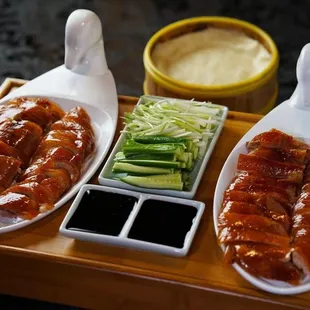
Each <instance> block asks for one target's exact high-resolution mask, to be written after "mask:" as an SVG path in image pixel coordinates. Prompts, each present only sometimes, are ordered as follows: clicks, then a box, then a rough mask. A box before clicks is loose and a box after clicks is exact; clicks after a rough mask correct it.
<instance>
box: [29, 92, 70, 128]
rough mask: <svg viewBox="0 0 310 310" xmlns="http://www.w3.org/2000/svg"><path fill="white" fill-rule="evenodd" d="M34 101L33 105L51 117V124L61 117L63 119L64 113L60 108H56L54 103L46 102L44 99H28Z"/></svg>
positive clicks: (56, 105)
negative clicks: (45, 111) (42, 109)
mask: <svg viewBox="0 0 310 310" xmlns="http://www.w3.org/2000/svg"><path fill="white" fill-rule="evenodd" d="M29 99H30V100H35V103H36V104H37V105H38V106H40V107H42V108H44V109H45V110H47V112H48V113H49V114H50V115H51V117H52V123H54V122H56V121H58V120H59V119H61V118H62V117H64V115H65V112H64V111H63V109H62V108H60V107H59V106H58V104H56V103H55V102H52V101H51V100H48V99H46V98H28V100H29Z"/></svg>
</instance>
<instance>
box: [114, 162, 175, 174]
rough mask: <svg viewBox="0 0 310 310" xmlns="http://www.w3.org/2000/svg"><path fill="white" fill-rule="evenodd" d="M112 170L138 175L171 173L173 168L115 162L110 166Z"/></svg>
mask: <svg viewBox="0 0 310 310" xmlns="http://www.w3.org/2000/svg"><path fill="white" fill-rule="evenodd" d="M112 170H113V172H117V173H124V172H125V173H130V174H138V175H150V174H171V173H173V172H174V170H173V169H167V168H158V167H143V166H137V165H132V164H128V163H122V162H116V163H115V164H114V166H113V168H112Z"/></svg>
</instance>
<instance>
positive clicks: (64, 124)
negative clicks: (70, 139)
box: [51, 118, 94, 140]
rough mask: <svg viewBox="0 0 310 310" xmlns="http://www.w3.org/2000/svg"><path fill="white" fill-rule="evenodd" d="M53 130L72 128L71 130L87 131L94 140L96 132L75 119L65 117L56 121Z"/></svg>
mask: <svg viewBox="0 0 310 310" xmlns="http://www.w3.org/2000/svg"><path fill="white" fill-rule="evenodd" d="M51 130H70V131H82V132H85V133H87V134H88V135H89V137H90V138H91V139H93V140H94V132H93V131H92V130H90V129H89V127H88V126H87V128H84V127H83V126H82V125H80V124H79V123H77V122H75V121H74V120H71V121H70V120H66V119H65V118H63V119H61V120H59V121H57V122H55V123H54V124H53V125H52V126H51Z"/></svg>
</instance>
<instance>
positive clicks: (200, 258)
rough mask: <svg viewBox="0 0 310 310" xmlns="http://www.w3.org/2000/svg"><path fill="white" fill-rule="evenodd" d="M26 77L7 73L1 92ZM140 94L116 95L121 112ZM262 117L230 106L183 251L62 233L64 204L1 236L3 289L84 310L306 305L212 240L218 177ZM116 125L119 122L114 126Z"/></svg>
mask: <svg viewBox="0 0 310 310" xmlns="http://www.w3.org/2000/svg"><path fill="white" fill-rule="evenodd" d="M24 82H25V81H22V80H16V79H7V80H6V81H5V82H4V84H3V85H2V86H1V87H0V97H2V96H4V95H5V94H7V93H8V92H10V91H11V90H12V89H13V88H14V87H19V86H20V85H22V84H23V83H24ZM137 100H138V98H133V97H125V96H119V107H120V116H121V115H123V114H124V112H125V111H131V110H132V108H133V107H134V105H135V104H136V103H137ZM260 118H261V116H259V115H253V114H246V113H239V112H230V113H229V115H228V118H227V121H226V123H225V126H224V128H223V131H222V134H221V136H220V138H219V140H218V143H217V145H216V147H215V149H214V152H213V155H212V156H211V158H210V161H209V163H208V166H207V169H206V171H205V174H204V176H203V179H202V181H201V184H200V186H199V189H198V192H197V195H196V197H195V199H196V200H200V201H203V202H204V203H205V204H206V210H205V213H204V215H203V219H202V222H201V225H200V227H199V229H198V232H197V235H196V237H195V239H194V242H193V245H192V248H191V250H190V252H189V255H188V256H187V257H185V258H173V257H167V256H162V255H159V254H154V253H146V252H139V251H134V250H129V249H122V248H117V247H109V246H103V245H99V244H91V243H86V242H80V241H74V240H72V239H69V238H65V237H63V236H61V235H60V234H59V232H58V229H59V226H60V223H61V222H62V220H63V218H64V216H65V214H66V212H67V211H68V208H69V205H70V204H69V203H68V204H67V205H66V206H63V207H62V208H60V209H59V210H58V211H56V212H54V213H52V214H51V215H50V216H48V217H46V218H44V219H43V220H41V221H39V222H36V223H34V224H33V225H30V226H29V227H26V228H24V229H21V230H19V231H16V232H12V233H9V234H6V235H1V236H0V253H1V254H0V275H1V281H0V293H3V294H11V295H17V296H22V297H28V298H35V299H41V300H47V301H51V302H57V303H63V304H68V305H73V306H78V307H83V308H88V309H89V308H91V309H109V310H113V309H126V310H128V309H129V310H130V309H135V310H138V309H145V310H146V309H148V310H152V309H161V310H165V309H167V310H168V309H169V310H170V309H182V310H187V309H195V310H200V309H216V310H221V309H238V310H242V309H246V310H248V309H249V307H250V308H251V310H255V309H262V308H263V307H264V309H273V310H276V309H292V308H294V309H296V308H302V309H306V308H308V307H309V306H310V293H307V294H302V295H298V296H287V297H286V296H276V295H270V294H267V293H264V292H261V291H259V290H257V289H255V288H254V287H252V286H251V285H250V284H249V283H247V282H246V281H245V280H243V279H242V278H241V277H240V276H239V275H238V274H237V273H236V272H235V271H234V270H233V268H232V267H230V266H224V265H223V253H222V251H221V249H220V248H219V246H218V245H217V242H216V237H215V233H214V228H213V222H212V199H213V193H214V189H215V185H216V182H217V178H218V176H219V173H220V170H221V168H222V166H223V164H224V162H225V160H226V158H227V156H228V154H229V153H230V151H231V150H232V149H233V147H234V145H235V144H236V143H237V142H238V141H239V140H240V138H241V137H242V136H243V135H244V134H245V133H246V132H247V131H248V130H249V129H250V128H251V127H252V126H253V125H254V124H255V123H256V122H257V121H258V120H260ZM121 127H122V124H121V121H119V124H118V129H117V132H119V130H120V129H121ZM117 138H118V135H116V136H115V139H114V140H115V141H116V140H117ZM115 141H114V142H115ZM96 178H97V175H95V176H94V178H93V180H92V181H93V183H96ZM90 212H91V211H90Z"/></svg>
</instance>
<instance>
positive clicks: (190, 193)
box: [98, 96, 228, 199]
mask: <svg viewBox="0 0 310 310" xmlns="http://www.w3.org/2000/svg"><path fill="white" fill-rule="evenodd" d="M163 99H169V100H178V101H180V102H186V103H188V102H195V103H196V102H197V101H190V100H182V99H172V98H165V97H157V96H142V97H141V98H140V100H139V102H138V103H137V106H138V105H140V104H143V103H144V100H152V101H155V102H156V101H160V100H163ZM215 106H217V107H219V108H221V110H222V115H221V119H220V123H219V125H218V127H217V129H216V131H215V133H214V136H213V137H212V139H211V141H210V142H209V144H208V147H207V150H206V152H205V154H204V156H202V157H200V158H198V160H197V161H196V163H195V165H194V168H193V170H192V171H191V172H190V173H189V176H190V179H191V180H192V182H191V184H190V187H189V188H188V190H183V191H178V190H168V189H150V188H143V187H138V186H132V185H130V184H127V183H125V182H122V181H119V180H117V179H114V178H113V172H112V167H113V164H114V158H115V155H116V154H117V153H118V152H120V150H121V148H122V146H123V144H124V142H125V139H126V133H122V134H121V136H120V137H119V139H118V141H117V143H116V145H115V147H114V148H113V150H112V152H111V154H110V156H109V158H108V160H107V162H106V163H105V165H104V167H103V169H102V171H101V172H100V174H99V177H98V181H99V183H100V184H101V185H105V186H110V187H116V188H123V189H128V190H134V191H140V192H145V193H152V194H157V195H165V196H173V197H180V198H187V199H192V198H193V197H194V196H195V194H196V191H197V188H198V186H199V183H200V180H201V178H202V175H203V173H204V171H205V168H206V166H207V163H208V161H209V158H210V156H211V154H212V152H213V149H214V146H215V145H216V142H217V140H218V138H219V135H220V133H221V131H222V128H223V125H224V122H225V120H226V117H227V113H228V108H227V107H225V106H220V105H215Z"/></svg>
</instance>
